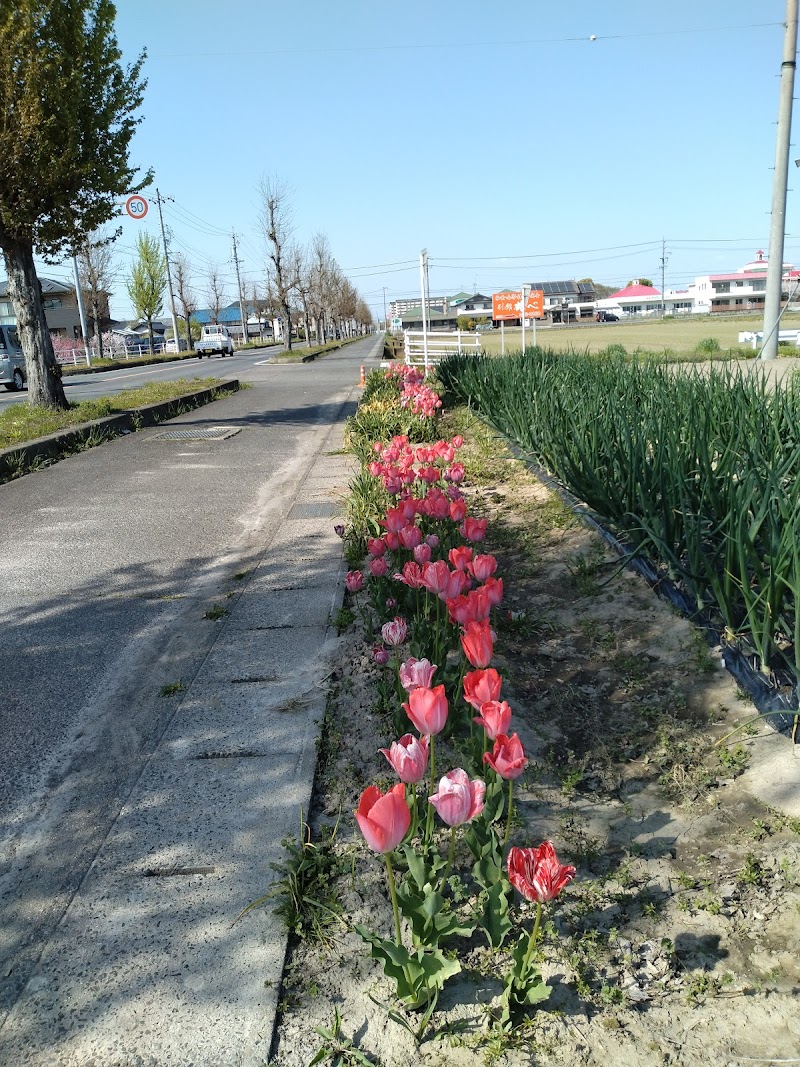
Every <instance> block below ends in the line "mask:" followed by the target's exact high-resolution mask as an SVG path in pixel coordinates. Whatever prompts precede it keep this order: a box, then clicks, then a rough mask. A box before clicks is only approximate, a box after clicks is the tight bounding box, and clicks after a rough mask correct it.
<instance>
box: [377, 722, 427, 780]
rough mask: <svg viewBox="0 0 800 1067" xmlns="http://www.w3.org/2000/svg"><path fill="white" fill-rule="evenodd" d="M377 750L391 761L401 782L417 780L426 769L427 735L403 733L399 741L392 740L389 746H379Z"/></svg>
mask: <svg viewBox="0 0 800 1067" xmlns="http://www.w3.org/2000/svg"><path fill="white" fill-rule="evenodd" d="M378 751H379V752H382V753H383V755H384V756H385V757H386V758H387V759H388V761H389V763H391V765H392V767H393V768H394V771H395V773H396V774H397V777H398V778H399V779H400V781H401V782H407V783H409V784H413V783H414V782H419V781H420V779H421V778H423V777H424V775H425V771H426V770H427V769H428V738H427V737H415V736H414V735H413V734H403V736H402V737H401V738H400V740H399V741H393V742H392V744H391V747H390V748H380V749H378Z"/></svg>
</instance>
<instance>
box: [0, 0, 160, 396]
mask: <svg viewBox="0 0 800 1067" xmlns="http://www.w3.org/2000/svg"><path fill="white" fill-rule="evenodd" d="M115 15H116V10H115V7H114V4H113V3H111V2H110V0H69V2H66V3H65V2H64V0H13V2H4V3H3V4H2V5H0V115H2V121H1V122H0V160H2V165H0V248H2V250H3V258H4V260H5V267H6V272H7V275H8V292H9V296H10V298H11V303H12V305H13V308H14V314H15V316H16V319H17V328H18V330H19V336H20V341H21V343H22V348H23V351H24V353H25V362H26V367H27V375H28V401H29V403H31V404H42V405H45V406H48V407H54V408H67V407H68V406H69V404H68V402H67V399H66V396H65V395H64V389H63V387H62V384H61V377H60V372H59V368H58V364H57V363H56V359H55V355H54V353H53V345H52V341H51V338H50V333H49V331H48V328H47V320H46V318H45V313H44V306H43V302H42V294H41V288H40V286H39V280H38V278H37V276H36V268H35V266H34V260H33V256H34V248H35V249H36V252H37V254H38V255H41V256H43V257H44V258H46V259H52V260H57V259H59V258H62V257H63V255H64V254H65V253H71V252H73V251H74V250H79V249H80V248H81V246H82V245H83V243H84V241H85V235H86V234H87V233H92V232H94V231H95V230H96V229H97V228H98V227H99V226H101V225H102V224H103V223H105V222H107V221H108V220H109V219H111V218H113V217H114V215H116V214H118V211H119V209H118V207H117V201H118V200H119V198H120V197H121V196H123V195H124V194H125V193H130V192H135V191H137V190H139V189H141V188H143V186H144V185H146V184H147V182H148V181H149V180H150V175H149V174H148V175H146V176H145V178H144V180H143V181H140V182H139V183H138V184H137V183H136V173H137V171H136V169H135V168H133V167H131V166H130V164H129V161H128V150H129V146H130V141H131V138H132V136H133V133H134V130H135V128H136V126H137V124H138V122H139V121H140V119H138V118H136V117H135V113H136V111H137V110H138V108H139V106H140V105H141V103H142V99H143V95H144V89H145V85H146V82H145V80H144V79H143V78H142V76H141V70H142V64H143V62H144V53H142V54H141V55H140V56H139V58H138V59H137V60H136V61H135V62H134V63H132V64H130V65H129V66H127V67H126V66H123V65H122V64H121V62H120V60H121V56H122V53H121V51H120V48H119V45H118V43H117V38H116V34H115V32H114V17H115Z"/></svg>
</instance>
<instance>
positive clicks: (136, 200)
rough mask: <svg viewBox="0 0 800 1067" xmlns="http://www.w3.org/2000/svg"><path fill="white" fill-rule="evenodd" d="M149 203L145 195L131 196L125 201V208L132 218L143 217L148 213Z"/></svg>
mask: <svg viewBox="0 0 800 1067" xmlns="http://www.w3.org/2000/svg"><path fill="white" fill-rule="evenodd" d="M148 207H149V204H148V203H147V201H146V200H145V198H144V197H143V196H139V195H138V194H137V195H134V196H129V197H128V199H127V200H126V201H125V210H126V211H127V212H128V214H129V215H130V217H131V218H132V219H143V218H144V217H145V215H146V214H147V210H148Z"/></svg>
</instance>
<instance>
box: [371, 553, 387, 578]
mask: <svg viewBox="0 0 800 1067" xmlns="http://www.w3.org/2000/svg"><path fill="white" fill-rule="evenodd" d="M388 571H389V564H388V563H387V562H386V557H385V556H379V557H378V558H377V559H371V560H370V561H369V573H370V574H371V575H372V577H373V578H383V576H384V575H385V574H387V573H388Z"/></svg>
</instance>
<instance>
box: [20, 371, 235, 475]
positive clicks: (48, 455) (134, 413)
mask: <svg viewBox="0 0 800 1067" xmlns="http://www.w3.org/2000/svg"><path fill="white" fill-rule="evenodd" d="M238 389H239V381H238V379H237V378H234V379H233V380H232V381H229V382H221V383H220V384H219V385H215V386H213V387H210V388H206V389H196V390H194V391H193V392H191V393H184V394H183V396H178V397H174V398H173V399H172V400H160V401H158V402H157V403H155V404H146V405H145V406H144V407H141V408H131V409H130V410H129V411H120V412H119V413H118V414H116V415H108V416H106V418H103V419H94V420H93V421H91V422H82V423H80V424H79V425H78V426H71V427H70V428H69V429H67V430H57V431H56V433H51V434H48V435H47V436H46V437H38V438H37V439H36V440H35V441H28V442H26V443H25V444H23V445H15V446H14V447H13V448H4V449H2V450H0V482H4V481H9V479H11V478H14V477H19V476H20V475H22V474H25V473H27V472H28V471H29V470H31V469H33V468H35V467H36V466H37V465H39V464H41V463H43V462H49V463H55V462H57V461H58V460H59V459H63V458H64V457H65V456H68V455H70V454H71V453H72V452H76V451H78V450H80V449H83V448H86V447H94V445H98V444H102V443H103V442H104V441H109V440H111V439H112V438H114V437H120V436H121V435H122V434H127V433H134V432H135V431H136V430H141V429H144V428H145V427H147V426H156V425H158V423H160V422H166V421H167V420H168V419H172V418H174V417H175V416H176V415H180V414H181V413H182V412H183V411H186V410H187V408H189V409H191V408H199V407H203V406H204V405H205V404H210V403H211V402H212V401H214V400H216V399H217V398H218V397H219V396H221V395H227V394H228V393H235V392H237V391H238Z"/></svg>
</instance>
